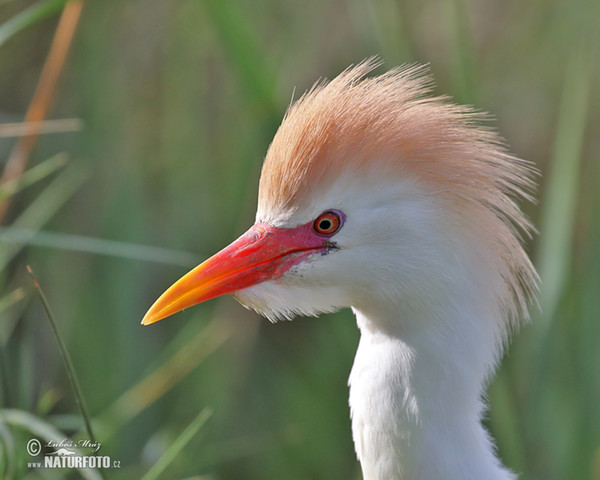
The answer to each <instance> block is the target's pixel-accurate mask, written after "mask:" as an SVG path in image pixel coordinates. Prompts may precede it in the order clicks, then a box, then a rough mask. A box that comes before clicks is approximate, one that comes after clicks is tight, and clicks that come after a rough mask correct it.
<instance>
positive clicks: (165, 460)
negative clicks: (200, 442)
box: [142, 408, 212, 480]
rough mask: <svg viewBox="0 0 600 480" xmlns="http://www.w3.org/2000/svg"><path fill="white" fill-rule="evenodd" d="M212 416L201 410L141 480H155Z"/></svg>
mask: <svg viewBox="0 0 600 480" xmlns="http://www.w3.org/2000/svg"><path fill="white" fill-rule="evenodd" d="M211 415H212V411H211V410H210V409H208V408H205V409H204V410H202V411H201V412H200V413H199V414H198V416H197V417H196V418H195V419H194V420H193V421H192V423H190V424H189V425H188V426H187V428H186V429H185V430H184V431H183V432H181V435H179V437H177V439H176V440H175V441H174V442H173V443H172V444H171V446H170V447H169V448H168V449H167V451H166V452H165V453H163V455H162V456H161V457H160V459H159V460H158V461H157V462H156V463H155V464H154V465H153V466H152V468H151V469H150V470H148V472H147V473H146V475H144V476H143V477H142V480H156V479H157V478H159V477H160V476H161V474H162V473H163V472H164V470H165V468H167V467H168V466H169V464H170V463H171V462H172V461H173V460H174V459H175V457H177V455H179V453H180V452H181V450H183V448H184V447H185V446H186V445H187V444H188V443H189V441H190V440H191V439H192V438H193V437H194V435H196V433H197V432H198V430H200V428H202V427H203V426H204V424H205V423H206V422H207V420H208V419H209V418H210V416H211Z"/></svg>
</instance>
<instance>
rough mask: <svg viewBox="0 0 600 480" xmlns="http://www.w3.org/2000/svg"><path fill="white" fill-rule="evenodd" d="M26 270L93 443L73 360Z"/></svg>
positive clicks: (46, 305) (37, 288)
mask: <svg viewBox="0 0 600 480" xmlns="http://www.w3.org/2000/svg"><path fill="white" fill-rule="evenodd" d="M27 271H28V272H29V275H31V279H32V280H33V284H34V286H35V289H36V291H37V293H38V295H39V297H40V300H41V301H42V305H43V306H44V310H45V311H46V315H47V317H48V321H49V322H50V326H51V327H52V331H53V333H54V336H55V337H56V341H57V342H58V349H59V351H60V356H61V358H62V360H63V363H64V365H65V369H66V371H67V377H68V378H69V383H70V384H71V388H72V389H73V393H74V395H75V403H77V406H78V407H79V410H80V411H81V416H82V417H83V421H84V422H85V429H86V430H87V433H88V435H89V436H90V440H92V442H94V443H95V442H96V439H95V437H94V432H93V431H92V424H91V421H90V416H89V414H88V412H87V408H86V406H85V401H84V400H83V394H82V392H81V387H80V386H79V381H78V380H77V374H76V373H75V368H74V367H73V362H72V361H71V357H70V356H69V352H68V351H67V347H66V346H65V344H64V342H63V340H62V337H61V335H60V332H59V330H58V325H57V324H56V322H55V321H54V315H53V313H52V310H51V309H50V304H49V303H48V300H47V299H46V295H45V294H44V292H43V291H42V288H41V287H40V284H39V283H38V281H37V279H36V278H35V275H34V274H33V271H32V270H31V267H29V265H28V266H27Z"/></svg>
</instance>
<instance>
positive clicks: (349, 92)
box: [259, 59, 537, 319]
mask: <svg viewBox="0 0 600 480" xmlns="http://www.w3.org/2000/svg"><path fill="white" fill-rule="evenodd" d="M377 66H379V62H378V61H377V60H375V59H370V60H367V61H364V62H362V63H360V64H359V65H357V66H355V67H351V68H348V69H347V70H345V71H344V72H342V73H341V74H340V75H339V76H338V77H336V78H335V79H333V80H332V81H330V82H328V83H325V82H321V83H317V84H316V85H315V86H314V87H313V88H312V89H311V90H310V91H308V92H306V93H305V94H304V95H303V96H302V97H301V98H300V99H298V100H297V101H296V102H295V103H294V104H293V105H291V106H290V108H289V109H288V111H287V113H286V115H285V118H284V119H283V122H282V124H281V126H280V127H279V130H278V131H277V133H276V135H275V137H274V139H273V142H272V143H271V145H270V147H269V150H268V152H267V155H266V158H265V161H264V164H263V168H262V175H261V179H260V188H259V211H273V210H279V209H283V210H285V209H289V208H292V207H293V206H294V205H297V204H299V203H301V202H302V200H303V198H305V197H306V196H309V195H310V194H311V192H312V191H314V190H313V189H322V188H326V186H327V183H329V182H332V181H333V180H334V179H335V177H336V176H338V175H339V174H340V172H341V171H343V170H348V169H351V170H356V171H357V174H360V172H361V171H362V170H363V169H365V168H373V166H374V165H375V166H376V165H378V164H379V165H380V164H381V162H386V163H388V164H391V165H396V166H398V172H399V174H402V172H410V173H411V174H412V175H414V176H416V178H418V179H419V180H420V181H422V182H425V183H427V184H429V185H431V186H432V187H434V188H433V191H435V192H436V194H437V195H441V196H444V198H446V199H448V200H449V201H450V202H451V203H450V204H451V205H454V206H455V207H456V210H457V211H458V212H460V215H461V216H462V217H463V218H464V219H465V224H468V225H471V226H472V227H473V228H475V229H476V232H477V235H478V238H480V239H481V240H483V241H485V242H487V244H488V245H489V246H490V247H491V251H493V252H495V255H496V257H497V258H496V259H495V263H496V266H497V268H498V269H499V270H500V274H501V276H502V278H503V280H504V283H505V286H506V295H503V296H504V297H505V298H503V299H502V303H503V306H504V307H505V308H506V309H507V310H508V311H509V317H510V318H512V319H516V318H517V317H518V316H526V303H527V300H528V297H530V296H531V295H532V292H533V291H534V290H535V286H536V284H537V274H536V272H535V269H534V267H533V266H532V264H531V262H530V260H529V258H528V256H527V254H526V253H525V251H524V249H523V247H522V245H521V238H520V235H519V230H520V231H522V232H525V233H526V234H527V235H529V233H530V231H531V230H532V227H531V224H530V223H529V221H528V219H527V218H526V217H525V215H524V214H523V213H522V211H521V210H520V208H519V206H518V205H517V203H516V199H518V198H525V199H528V200H531V196H530V195H529V194H528V193H527V192H528V191H530V190H531V189H532V188H533V187H534V186H535V183H534V182H533V180H532V176H533V174H534V172H535V170H534V169H533V168H532V166H531V165H530V164H529V163H528V162H525V161H523V160H521V159H519V158H517V157H514V156H512V155H511V154H510V153H508V152H507V150H506V148H505V146H504V142H503V140H502V138H501V137H500V136H499V135H498V134H497V133H496V131H495V130H493V129H490V128H488V127H484V126H481V124H480V123H481V121H482V120H484V119H486V116H485V115H483V114H481V113H478V112H475V111H474V110H473V109H471V108H470V107H466V106H459V105H455V104H452V103H450V101H449V99H448V98H447V97H439V96H438V97H435V96H431V89H432V88H431V86H432V84H433V82H432V80H431V78H430V77H429V76H428V75H427V69H426V68H425V67H422V66H411V67H405V68H398V69H393V70H391V71H389V72H387V73H384V74H383V75H380V76H375V77H371V78H366V75H367V74H368V73H369V72H371V71H372V70H373V69H374V68H376V67H377Z"/></svg>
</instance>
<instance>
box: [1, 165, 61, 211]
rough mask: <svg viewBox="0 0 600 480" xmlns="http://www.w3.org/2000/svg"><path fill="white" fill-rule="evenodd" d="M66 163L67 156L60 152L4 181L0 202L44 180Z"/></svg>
mask: <svg viewBox="0 0 600 480" xmlns="http://www.w3.org/2000/svg"><path fill="white" fill-rule="evenodd" d="M66 164H67V156H66V155H65V154H63V153H59V154H58V155H55V156H53V157H50V158H49V159H48V160H45V161H43V162H42V163H40V164H39V165H36V166H35V167H33V168H30V169H29V170H27V171H26V172H25V173H23V175H21V176H20V177H18V178H15V179H12V180H8V181H6V182H4V183H3V184H1V185H0V203H2V202H4V200H6V199H7V198H9V197H11V196H13V195H14V194H15V193H17V192H20V191H21V190H23V189H24V188H26V187H29V186H30V185H33V184H35V183H37V182H39V181H40V180H43V179H44V178H46V177H48V176H49V175H51V174H52V173H54V172H55V171H57V170H59V169H60V168H62V167H64V166H65V165H66Z"/></svg>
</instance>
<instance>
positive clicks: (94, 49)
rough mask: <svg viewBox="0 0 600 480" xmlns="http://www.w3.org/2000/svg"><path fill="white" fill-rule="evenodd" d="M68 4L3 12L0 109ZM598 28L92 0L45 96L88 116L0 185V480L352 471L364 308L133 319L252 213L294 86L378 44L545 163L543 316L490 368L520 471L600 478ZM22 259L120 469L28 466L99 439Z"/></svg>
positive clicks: (536, 14)
mask: <svg viewBox="0 0 600 480" xmlns="http://www.w3.org/2000/svg"><path fill="white" fill-rule="evenodd" d="M65 3H66V2H65V1H64V0H63V1H52V0H46V1H39V2H34V1H29V0H12V1H11V0H6V1H3V2H1V3H0V66H1V68H2V72H3V75H1V76H0V122H2V123H4V124H6V123H11V124H12V123H18V122H22V121H23V120H24V119H25V116H26V112H27V111H28V109H29V108H30V102H31V99H32V97H33V96H34V91H35V90H36V85H38V80H39V78H40V74H41V71H42V66H43V65H44V63H45V62H46V60H47V56H48V52H49V47H50V44H51V43H52V40H53V38H54V32H55V31H56V30H57V25H58V19H59V17H60V16H61V10H62V8H63V6H64V5H65ZM69 3H73V2H69ZM67 4H68V3H67ZM598 19H600V3H599V2H598V1H597V0H575V1H567V0H530V1H528V2H522V1H517V0H507V1H502V2H499V1H493V0H480V1H477V0H442V1H440V0H423V1H420V2H411V1H408V0H404V1H394V0H381V1H376V0H371V1H369V0H347V1H343V0H307V1H304V2H279V1H275V0H253V1H250V0H241V1H235V0H202V1H197V0H146V1H141V0H131V1H128V2H101V1H91V0H89V1H86V2H85V3H84V7H83V12H82V15H81V17H80V19H79V22H78V25H77V30H76V33H75V36H74V38H73V40H72V42H70V53H69V56H68V59H67V62H66V64H65V67H64V68H62V69H61V72H60V78H59V84H58V88H57V90H56V91H55V92H51V95H50V100H51V103H49V104H48V105H47V107H48V110H47V112H44V116H45V118H47V119H71V120H69V122H68V125H71V126H73V125H74V127H73V128H70V129H69V128H66V129H65V128H62V129H63V130H72V131H66V132H65V131H62V133H57V132H55V133H47V134H43V135H41V136H40V137H39V138H38V139H37V142H36V144H35V148H32V152H31V154H30V155H28V156H27V165H26V173H25V175H24V176H23V177H21V179H20V180H15V181H12V183H10V182H9V183H8V184H6V185H5V186H2V187H0V201H5V200H6V199H10V200H11V204H10V206H9V208H8V211H7V214H6V216H5V217H4V220H3V224H2V229H1V230H0V266H1V267H0V362H1V363H0V366H1V368H0V376H1V382H0V389H1V390H0V392H1V396H0V402H1V403H0V407H1V408H0V477H2V476H3V478H10V479H20V478H30V479H38V478H49V479H53V478H64V477H72V478H80V476H81V475H83V476H85V478H102V477H101V476H100V475H102V476H103V477H104V478H107V479H115V480H118V479H130V478H142V477H143V476H144V475H146V477H144V478H147V479H150V478H184V477H192V476H196V477H195V478H203V479H236V480H243V479H279V478H285V479H292V480H293V479H298V480H300V479H303V480H304V479H358V478H360V473H359V467H358V464H357V462H356V459H355V456H354V452H353V445H352V440H351V433H350V422H349V419H348V416H349V412H348V407H347V387H346V379H347V376H348V373H349V371H350V368H351V365H352V361H353V355H354V351H355V349H356V345H357V341H358V332H357V329H356V326H355V324H354V321H353V319H352V316H351V314H350V312H348V311H344V312H340V313H338V314H335V315H327V316H323V317H321V318H320V319H298V320H296V321H295V322H293V324H291V323H288V322H283V323H279V324H277V325H270V324H268V322H266V321H265V320H263V319H260V318H257V317H256V316H255V315H254V314H253V313H251V312H248V311H246V310H244V309H243V308H242V307H240V306H239V305H238V304H236V303H235V302H234V301H233V300H232V299H230V298H223V299H219V300H215V301H211V302H208V303H207V304H203V305H200V306H198V307H195V308H194V309H192V310H189V311H187V312H185V313H183V314H179V315H178V316H177V317H176V318H174V319H171V320H169V321H165V322H161V323H159V324H157V325H154V326H152V327H151V328H142V327H141V326H140V325H139V322H140V319H141V318H142V315H143V314H144V312H145V310H146V309H147V307H148V306H149V305H150V304H151V303H152V302H153V300H154V299H155V298H156V297H157V296H158V295H159V294H160V293H161V292H162V291H163V290H164V288H165V287H167V286H168V285H170V283H171V282H172V281H174V280H175V279H176V278H178V277H179V276H180V275H181V274H182V273H184V271H186V268H187V267H191V266H193V265H194V264H195V263H196V261H198V260H201V259H202V258H204V257H206V256H207V255H209V254H211V253H213V252H215V251H216V250H217V249H219V248H221V247H222V246H224V245H225V244H227V243H228V242H229V241H231V240H232V239H233V238H235V237H236V236H237V235H238V234H240V233H241V232H243V231H244V230H245V229H246V228H247V227H248V226H249V225H250V224H252V222H253V215H254V208H255V196H256V192H257V183H258V176H259V171H260V165H261V161H262V158H263V156H264V154H265V152H266V149H267V146H268V144H269V141H270V139H271V137H272V136H273V134H274V132H275V130H276V128H277V125H278V123H279V122H280V120H281V117H282V115H283V114H284V112H285V109H286V107H287V105H288V104H289V102H290V98H291V96H292V92H294V91H295V92H296V93H295V96H296V98H297V97H298V95H299V94H300V92H302V91H304V90H305V89H306V88H308V87H310V86H311V85H312V83H313V82H314V81H315V80H316V79H318V78H319V77H327V78H331V77H333V76H334V75H336V74H337V73H338V72H340V71H341V70H342V69H344V68H345V67H346V66H348V65H349V64H351V63H356V62H358V61H360V60H362V59H364V58H365V57H368V56H371V55H373V54H379V55H380V56H381V57H382V58H383V60H384V61H385V67H384V68H388V67H392V66H394V65H398V64H402V63H410V62H421V63H429V64H430V67H431V70H432V72H433V74H434V76H435V78H436V82H437V91H438V92H439V93H449V94H451V95H452V96H453V97H454V98H455V99H457V100H458V101H460V102H465V103H470V104H474V105H476V106H477V107H478V108H480V109H482V110H486V111H489V112H493V113H494V115H495V116H496V118H497V122H496V123H497V125H498V127H499V129H500V130H501V132H502V133H503V135H504V136H505V137H506V138H507V140H508V142H509V144H510V145H511V148H512V150H513V151H514V152H516V153H517V154H518V155H519V156H521V157H523V158H527V159H529V160H531V161H533V162H535V164H536V165H537V166H538V168H539V169H540V171H541V172H542V176H541V177H540V189H539V194H538V197H539V200H540V201H539V204H538V205H526V206H525V208H526V209H527V211H528V213H529V214H530V216H531V217H532V218H533V220H534V222H535V224H536V225H538V227H539V229H540V235H538V236H536V237H535V238H534V239H533V240H532V241H531V243H530V245H529V250H530V251H531V253H532V256H533V258H534V259H535V262H536V264H537V265H538V267H539V269H540V272H541V274H542V277H543V282H544V285H543V287H542V291H541V293H540V304H541V307H542V308H541V312H542V313H539V312H538V311H537V310H536V308H535V307H533V308H532V312H533V317H534V322H532V324H531V325H528V326H526V327H524V328H523V329H522V331H521V333H520V334H519V335H518V336H517V337H515V339H514V341H513V343H512V346H511V348H510V350H509V352H508V355H507V357H506V358H505V359H504V362H503V364H502V367H501V369H500V372H499V374H498V376H497V377H496V379H495V380H494V381H493V383H492V384H491V386H490V389H489V397H490V402H491V408H490V411H489V415H488V417H489V418H488V419H487V422H488V426H489V428H490V429H491V430H492V433H493V435H494V437H495V438H496V439H497V442H498V446H499V453H500V455H501V457H502V458H503V460H504V462H505V463H506V464H507V465H508V466H509V467H511V468H512V469H513V470H515V471H516V472H520V473H521V474H522V475H521V477H520V478H522V479H523V480H541V479H544V480H554V479H556V480H558V479H595V480H597V479H600V408H599V405H600V348H598V344H599V340H600V193H599V192H600V189H599V188H598V185H599V182H600V162H599V161H598V152H599V151H600V128H599V127H600V98H599V97H598V95H597V91H596V87H597V85H598V84H600V62H599V55H598V52H599V51H600V50H599V49H600V38H599V35H600V29H598ZM61 125H62V124H61ZM63 127H64V125H63ZM80 127H81V128H80ZM53 128H54V129H55V130H56V129H57V130H61V128H58V127H57V126H56V125H54V126H52V125H51V124H49V125H48V126H47V130H52V129H53ZM9 130H10V129H9V128H8V127H3V126H2V125H0V135H1V136H2V138H0V159H2V160H0V165H1V164H2V163H3V162H5V161H6V160H7V159H8V158H9V157H10V156H11V152H13V153H14V150H15V145H16V144H17V142H18V141H19V140H18V138H15V137H14V136H13V137H10V136H8V133H6V132H8V131H9ZM5 133H6V134H5ZM21 141H22V140H21ZM57 155H59V157H57ZM65 159H66V160H65ZM27 264H29V265H31V266H32V267H33V269H34V271H35V272H36V276H37V278H38V280H39V282H40V284H41V285H42V287H43V288H44V290H45V293H46V296H47V298H48V300H49V303H50V305H51V307H52V310H53V311H54V315H55V317H56V323H57V327H58V331H59V332H61V333H60V336H61V338H62V341H63V342H64V343H65V345H66V349H67V350H68V352H69V353H70V356H71V358H72V361H73V366H74V370H75V372H76V375H77V378H78V380H79V383H80V385H81V390H82V392H83V397H84V398H85V402H86V404H87V407H88V409H89V412H90V415H91V417H92V426H93V428H94V434H95V436H96V437H97V439H98V441H99V442H101V443H102V448H101V450H100V454H102V455H110V456H111V457H112V459H114V460H119V461H120V462H121V463H120V465H121V468H120V469H110V470H105V471H104V472H102V473H101V474H99V473H98V472H95V471H81V472H78V471H72V472H65V471H44V470H31V469H27V467H26V462H27V461H30V460H31V459H32V457H30V456H29V455H28V454H27V452H26V449H25V445H26V443H27V441H28V440H29V439H30V438H32V437H37V438H40V439H52V438H59V439H61V438H64V437H65V436H67V435H68V436H70V437H72V438H75V439H79V438H81V439H85V438H88V437H89V435H88V434H86V433H84V432H85V430H84V422H83V420H82V417H81V415H80V411H79V409H78V407H77V403H76V397H75V396H74V395H73V393H72V389H71V386H70V383H69V380H68V377H67V371H66V369H65V366H64V364H63V363H62V361H61V356H60V351H59V346H58V344H57V342H56V340H55V338H54V336H53V334H52V329H51V326H50V323H49V322H48V320H47V317H46V314H45V313H44V310H43V308H42V305H41V303H40V301H39V299H38V297H37V296H36V295H35V293H34V289H33V284H32V282H31V279H30V278H29V277H28V275H27V273H26V270H25V266H26V265H27ZM211 412H212V414H211Z"/></svg>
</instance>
